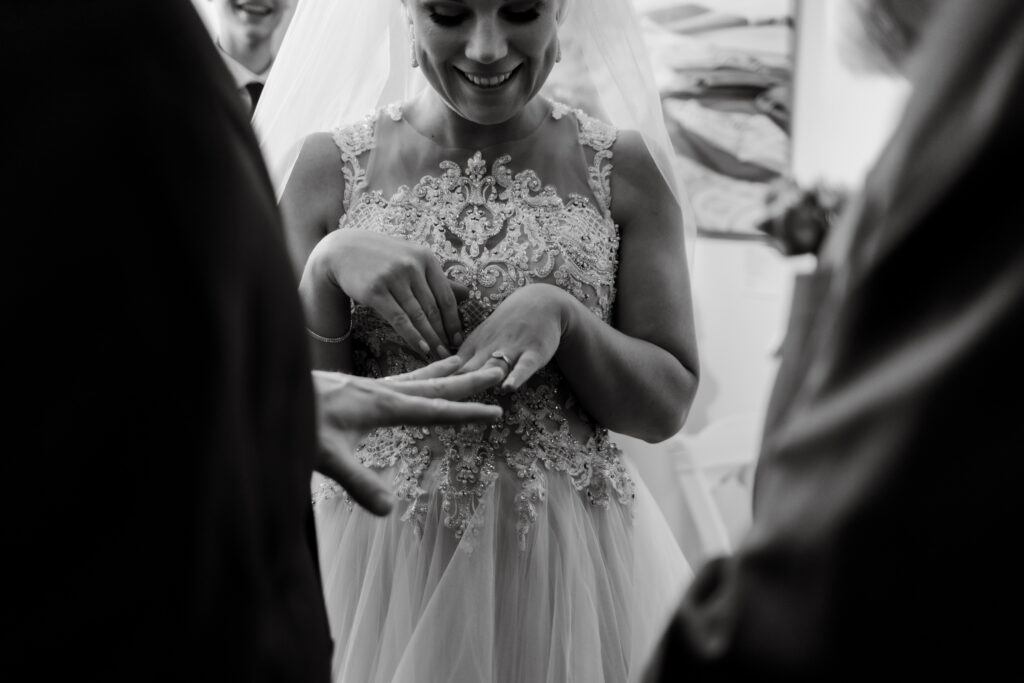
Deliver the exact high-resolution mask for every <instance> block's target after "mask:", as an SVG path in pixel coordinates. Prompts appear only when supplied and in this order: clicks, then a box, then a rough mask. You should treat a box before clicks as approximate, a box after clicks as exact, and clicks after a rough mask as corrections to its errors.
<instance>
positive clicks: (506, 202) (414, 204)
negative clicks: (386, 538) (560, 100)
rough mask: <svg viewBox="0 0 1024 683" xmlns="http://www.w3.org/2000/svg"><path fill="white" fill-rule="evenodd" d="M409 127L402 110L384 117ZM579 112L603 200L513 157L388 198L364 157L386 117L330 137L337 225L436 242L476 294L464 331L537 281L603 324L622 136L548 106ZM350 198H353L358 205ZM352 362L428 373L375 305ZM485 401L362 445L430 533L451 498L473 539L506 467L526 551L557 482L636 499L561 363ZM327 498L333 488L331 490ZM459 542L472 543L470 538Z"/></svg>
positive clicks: (602, 496) (608, 304)
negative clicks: (515, 168) (338, 162)
mask: <svg viewBox="0 0 1024 683" xmlns="http://www.w3.org/2000/svg"><path fill="white" fill-rule="evenodd" d="M384 111H385V112H386V113H387V115H388V116H390V117H391V119H392V120H395V121H398V120H401V111H400V109H398V108H397V107H395V106H390V107H388V108H386V109H385V110H384ZM570 113H571V114H572V115H573V116H575V118H576V120H577V123H578V131H579V141H580V143H581V144H583V145H585V146H586V147H589V148H591V149H592V150H593V152H594V154H593V161H592V163H590V164H589V166H588V169H587V172H588V174H587V175H588V183H589V186H590V190H591V192H592V193H593V198H594V199H596V205H595V202H594V201H593V200H592V199H591V198H588V197H586V196H583V195H580V194H568V195H567V197H566V198H565V199H563V198H562V197H561V196H559V195H558V193H557V192H556V190H555V188H554V187H553V186H551V185H545V184H544V183H543V182H542V181H541V179H540V178H539V177H538V176H537V174H536V173H535V172H534V171H532V170H528V169H527V170H521V171H519V172H516V173H513V172H512V170H511V164H512V161H513V160H512V158H511V157H510V156H508V155H504V156H499V157H498V158H496V159H494V160H493V161H492V162H491V163H490V164H488V161H487V160H486V159H485V158H484V157H483V155H482V154H481V153H480V152H477V153H475V154H473V155H472V156H471V157H470V158H469V159H468V160H466V161H465V162H464V165H460V164H458V163H456V162H454V161H451V160H448V161H443V162H441V164H440V168H439V171H440V174H439V175H436V176H431V175H428V176H426V177H424V178H422V179H421V180H420V181H419V182H418V183H417V184H416V185H415V186H413V187H411V188H410V187H408V186H402V187H400V188H399V189H398V190H397V191H396V192H395V193H394V194H393V195H392V196H391V197H390V198H388V197H385V196H384V195H383V193H382V192H381V191H379V190H369V189H367V187H366V183H367V179H366V173H365V170H364V167H363V166H362V165H361V164H360V161H359V157H360V156H361V155H363V154H365V153H367V152H369V151H370V150H371V149H373V145H374V134H375V122H376V121H377V120H378V118H379V117H380V116H381V113H380V112H378V113H376V114H374V115H371V116H370V117H368V118H367V119H366V120H364V121H363V122H362V123H360V124H357V125H355V126H350V127H348V128H343V129H340V130H337V131H335V132H334V139H335V142H336V143H337V145H338V148H339V149H340V150H341V157H342V162H343V164H342V167H343V168H342V171H343V173H344V177H345V182H346V187H345V193H344V197H345V208H346V213H345V215H344V216H343V217H342V219H341V221H340V223H339V228H340V229H360V230H370V231H374V232H379V233H383V234H386V235H390V236H394V237H399V238H401V239H405V240H409V241H412V242H416V243H418V244H422V245H426V246H428V247H430V248H431V249H432V250H433V252H434V254H435V255H436V256H437V258H438V260H439V261H440V262H441V264H442V268H443V270H444V271H445V274H446V275H447V276H448V277H449V278H451V279H453V280H456V281H458V282H460V283H462V284H464V285H466V286H467V287H468V288H469V291H470V298H469V299H468V300H467V301H466V302H463V304H462V305H461V306H460V313H461V314H462V316H463V322H464V324H465V325H466V331H467V333H468V332H470V331H471V329H472V327H474V326H475V324H478V323H479V321H481V320H483V319H484V318H485V317H486V316H487V315H488V314H489V313H490V312H491V311H492V310H493V309H494V308H495V307H497V306H498V305H499V304H500V303H501V302H502V301H504V300H505V298H507V297H508V296H509V295H510V294H511V293H512V292H514V291H515V290H517V289H519V288H521V287H524V286H526V285H529V284H532V283H538V282H544V283H548V284H553V285H557V286H558V287H561V288H562V289H564V290H566V291H567V292H569V293H571V294H572V295H573V296H574V297H575V298H576V299H577V300H579V301H580V302H581V303H583V304H584V305H585V306H586V307H587V308H588V309H589V310H590V311H592V312H593V313H594V314H595V315H597V316H599V317H600V318H601V319H602V320H604V321H605V322H608V321H609V320H610V317H611V310H612V305H613V303H614V300H615V276H616V270H617V266H618V248H619V234H618V226H616V225H615V223H614V221H613V220H612V217H611V186H610V173H611V168H612V166H611V158H612V151H611V147H612V144H613V143H614V142H615V138H616V130H615V129H614V128H613V127H611V126H609V125H607V124H605V123H602V122H600V121H598V120H597V119H594V118H592V117H590V116H588V115H586V114H584V113H583V112H581V111H579V110H571V109H569V108H568V107H566V106H565V105H560V104H556V103H552V117H553V118H554V119H556V120H557V119H561V118H562V117H564V116H566V115H567V114H570ZM353 200H354V203H353ZM353 329H354V333H353V338H354V340H355V341H354V344H353V361H354V366H355V371H356V372H357V374H361V375H366V376H371V377H381V376H387V375H392V374H397V373H401V372H407V371H409V370H412V369H415V368H417V367H421V366H422V365H423V362H422V361H421V360H419V358H418V357H417V356H416V355H415V354H413V353H412V352H411V351H410V350H409V349H408V348H407V347H406V346H405V344H404V342H403V341H402V339H401V338H400V337H399V336H398V335H397V334H395V332H394V331H393V330H392V329H391V327H390V325H389V324H388V323H387V322H386V321H384V320H383V319H381V318H380V317H379V316H378V315H377V314H376V313H375V312H374V311H372V310H371V309H369V308H367V307H365V306H356V307H355V317H354V322H353ZM477 398H478V399H479V400H482V401H485V402H489V403H500V404H501V405H502V407H503V408H504V417H503V418H502V420H501V422H500V423H498V424H495V425H467V426H461V427H437V428H432V429H422V428H407V427H395V428H387V429H380V430H377V431H376V432H374V433H373V434H371V435H370V437H368V438H367V439H366V441H365V442H364V444H363V445H362V446H361V447H360V449H359V451H358V456H359V458H360V460H361V462H362V463H363V464H364V465H366V466H368V467H373V468H392V472H393V484H392V486H393V489H394V491H395V494H396V496H397V497H398V498H399V499H401V500H404V501H406V502H407V507H406V509H405V513H404V515H403V519H406V520H408V521H410V522H412V523H413V524H415V525H416V526H417V527H422V523H423V515H425V514H426V512H427V508H428V505H427V498H428V496H429V492H428V491H427V489H426V488H425V486H424V481H425V479H427V480H429V481H431V482H434V483H433V486H435V487H436V491H437V492H438V493H439V494H440V496H441V500H442V513H443V517H444V523H445V525H446V526H447V527H449V528H451V529H452V530H453V531H454V533H455V534H456V536H457V537H459V538H463V539H464V540H471V537H466V534H470V535H471V534H472V533H473V528H474V519H480V517H481V514H482V509H481V506H482V503H481V502H480V499H481V496H482V495H483V494H484V492H486V490H487V489H488V487H490V486H492V485H493V483H494V481H495V480H496V478H497V477H498V476H499V470H500V468H502V467H507V468H508V469H509V470H510V471H511V472H512V473H514V476H515V477H516V478H517V480H518V481H519V491H518V493H517V494H516V496H515V513H516V515H517V522H516V526H517V531H518V533H519V539H520V547H522V548H525V547H526V542H527V538H528V535H529V532H530V529H531V527H532V525H533V523H534V522H535V521H536V519H537V513H538V507H539V506H541V505H543V504H544V502H545V498H546V492H547V485H546V482H547V478H548V477H550V476H566V477H568V478H569V479H570V481H571V482H572V484H573V487H574V488H575V490H576V491H578V492H579V493H580V494H581V495H583V496H585V497H586V499H587V500H588V501H589V502H590V503H591V504H592V505H594V506H597V507H602V508H603V507H607V506H609V505H611V504H613V502H616V503H618V504H621V505H629V504H630V503H631V501H632V499H633V497H634V486H633V482H632V480H631V479H630V477H629V475H628V474H627V472H626V470H625V468H624V466H623V464H622V462H621V460H620V453H619V450H618V448H617V447H616V446H615V445H614V443H612V442H611V441H610V440H609V438H608V432H607V430H606V429H604V428H602V427H600V426H598V425H595V424H594V422H593V420H592V419H590V417H589V416H588V415H586V413H585V412H584V411H583V410H582V409H581V408H580V407H579V405H578V404H577V403H576V401H575V399H574V397H573V396H572V394H571V392H570V390H569V387H568V384H567V383H566V381H565V378H564V377H563V376H562V375H561V373H560V372H559V371H558V369H557V366H556V365H554V364H551V365H549V366H548V367H546V368H544V369H542V370H541V371H540V372H539V373H537V375H536V376H535V377H534V378H533V379H532V380H531V381H530V382H528V383H527V384H526V385H525V386H524V387H522V388H521V389H520V390H519V391H517V392H514V393H513V394H511V395H509V396H505V397H499V396H497V395H495V394H493V393H490V392H488V393H486V394H484V395H482V396H480V397H477ZM325 487H327V488H322V489H321V491H318V492H317V497H318V499H326V498H329V497H331V496H333V495H336V494H337V492H338V491H337V488H336V487H334V488H330V485H329V484H325ZM460 547H464V548H467V549H471V548H472V543H463V544H462V545H460Z"/></svg>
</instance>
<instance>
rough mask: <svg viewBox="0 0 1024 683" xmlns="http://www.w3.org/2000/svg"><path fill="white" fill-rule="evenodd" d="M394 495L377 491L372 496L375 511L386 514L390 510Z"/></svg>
mask: <svg viewBox="0 0 1024 683" xmlns="http://www.w3.org/2000/svg"><path fill="white" fill-rule="evenodd" d="M394 500H395V498H394V496H392V495H391V494H390V493H384V492H381V493H378V494H376V495H375V496H374V497H373V501H374V503H375V507H376V509H377V512H379V513H381V514H387V513H389V512H391V508H392V506H393V505H394Z"/></svg>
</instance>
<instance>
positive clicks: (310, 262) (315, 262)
mask: <svg viewBox="0 0 1024 683" xmlns="http://www.w3.org/2000/svg"><path fill="white" fill-rule="evenodd" d="M333 234H334V233H331V235H333ZM331 235H327V236H326V237H324V238H323V239H322V240H320V242H319V243H318V244H317V245H316V247H314V248H313V251H312V252H311V253H310V255H309V258H308V259H307V260H306V267H305V268H304V269H303V271H302V278H301V279H300V280H299V298H300V299H301V300H302V307H303V309H304V310H305V313H306V321H307V326H308V327H309V328H310V329H311V330H313V331H315V332H317V333H318V334H320V335H323V336H327V337H338V336H341V335H343V334H345V333H346V331H347V330H348V328H349V325H350V322H351V321H350V319H349V318H350V316H349V298H348V296H347V295H346V294H345V292H344V291H343V290H342V289H341V287H340V286H339V285H338V283H337V279H336V277H335V274H334V267H333V263H332V259H331V256H332V253H333V251H334V249H333V248H332V246H331V243H332V242H333V240H331V239H330V238H331Z"/></svg>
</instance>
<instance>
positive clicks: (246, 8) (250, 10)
mask: <svg viewBox="0 0 1024 683" xmlns="http://www.w3.org/2000/svg"><path fill="white" fill-rule="evenodd" d="M235 9H239V10H241V11H243V12H246V13H247V14H253V15H256V16H258V17H265V16H268V15H269V14H271V12H272V10H271V9H270V8H269V7H266V6H264V5H257V4H254V3H250V2H240V3H236V4H235Z"/></svg>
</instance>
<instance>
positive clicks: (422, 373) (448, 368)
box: [384, 356, 463, 383]
mask: <svg viewBox="0 0 1024 683" xmlns="http://www.w3.org/2000/svg"><path fill="white" fill-rule="evenodd" d="M462 362H463V361H462V359H461V358H459V357H458V356H451V357H449V358H442V359H441V360H436V361H434V362H433V363H431V364H430V365H424V366H423V367H422V368H419V369H418V370H412V371H410V372H405V373H402V374H401V375H391V376H390V377H385V378H384V379H386V380H388V381H389V382H396V383H399V382H407V381H409V380H417V379H434V378H435V377H447V376H448V375H450V374H452V373H453V372H455V371H456V370H458V369H459V368H461V367H462Z"/></svg>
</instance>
